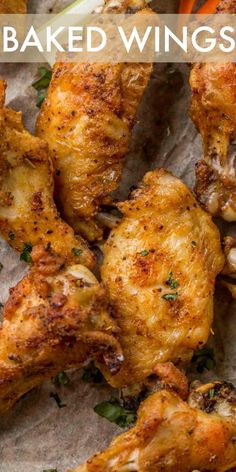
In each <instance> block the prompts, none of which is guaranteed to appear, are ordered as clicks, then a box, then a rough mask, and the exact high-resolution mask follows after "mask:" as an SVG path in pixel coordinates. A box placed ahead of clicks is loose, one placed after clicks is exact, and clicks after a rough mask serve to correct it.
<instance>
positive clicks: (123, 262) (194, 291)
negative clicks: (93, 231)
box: [101, 169, 224, 387]
mask: <svg viewBox="0 0 236 472" xmlns="http://www.w3.org/2000/svg"><path fill="white" fill-rule="evenodd" d="M118 207H119V209H120V210H121V211H122V213H123V219H122V220H121V222H120V224H119V225H118V226H117V227H116V228H114V230H113V231H112V232H111V234H110V236H109V238H108V241H107V242H106V244H105V245H104V262H103V265H102V267H101V274H102V280H103V282H104V284H105V285H106V286H107V288H108V291H109V295H110V300H111V306H112V310H113V316H114V319H115V320H116V321H117V324H118V326H119V328H120V330H121V333H120V342H121V345H122V348H123V351H124V356H125V362H124V364H123V365H122V367H121V370H120V372H119V373H118V374H117V375H115V376H114V377H112V378H111V376H110V375H109V373H108V372H106V371H105V372H104V369H103V367H102V369H103V373H104V375H105V376H106V378H107V380H108V381H109V383H110V384H111V385H112V386H114V387H124V386H126V385H129V384H135V383H139V382H141V381H142V380H143V379H145V378H146V377H147V376H149V375H150V374H152V372H153V369H154V367H155V366H156V364H157V363H161V362H166V361H172V362H174V363H175V364H178V363H179V362H187V361H189V360H190V359H191V357H192V354H193V351H194V350H195V349H197V348H198V347H200V346H202V345H204V344H205V343H206V341H207V339H208V336H209V333H210V329H211V324H212V319H213V293H214V285H215V278H216V276H217V274H218V273H219V272H220V271H221V270H222V268H223V265H224V256H223V253H222V250H221V245H220V235H219V231H218V229H217V227H216V226H215V225H214V223H213V222H212V220H211V217H210V216H209V215H208V214H207V213H205V212H204V211H203V210H202V209H201V208H200V207H199V205H198V204H197V202H196V200H195V198H194V196H193V195H192V193H191V192H190V190H188V188H187V187H186V186H185V185H184V184H183V183H182V182H181V181H180V180H179V179H177V178H175V177H174V176H172V175H171V174H170V173H168V172H166V171H165V170H162V169H159V170H155V171H153V172H149V173H147V174H146V176H145V177H144V180H143V183H142V184H141V186H140V187H139V189H138V190H136V191H134V192H133V194H132V196H131V199H130V200H128V201H126V202H124V203H121V204H119V205H118Z"/></svg>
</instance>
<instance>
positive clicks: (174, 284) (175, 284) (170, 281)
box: [166, 272, 179, 289]
mask: <svg viewBox="0 0 236 472" xmlns="http://www.w3.org/2000/svg"><path fill="white" fill-rule="evenodd" d="M166 285H169V287H170V288H173V289H175V288H177V287H178V286H179V284H178V282H177V280H175V279H173V272H170V273H169V277H168V279H167V281H166Z"/></svg>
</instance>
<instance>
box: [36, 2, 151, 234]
mask: <svg viewBox="0 0 236 472" xmlns="http://www.w3.org/2000/svg"><path fill="white" fill-rule="evenodd" d="M110 3H111V2H108V4H107V5H106V9H105V11H111V8H112V7H111V8H110V10H109V5H110ZM119 5H120V8H119ZM144 5H145V2H143V1H141V2H140V1H138V0H136V1H128V0H127V1H119V2H118V3H116V5H115V7H114V10H115V11H116V12H119V11H125V10H126V8H128V7H129V8H132V7H133V6H134V7H135V8H137V7H138V8H143V7H144ZM151 71H152V65H151V64H99V63H98V64H80V63H77V64H75V63H70V64H69V63H57V64H55V66H54V68H53V75H52V80H51V83H50V86H49V90H48V95H47V98H46V100H45V102H44V104H43V106H42V110H41V113H40V115H39V118H38V122H37V127H36V133H37V135H38V136H39V137H41V138H43V139H45V140H46V141H47V142H48V144H49V149H50V152H51V156H52V160H53V163H54V167H55V170H56V176H55V185H56V187H55V198H56V200H57V203H58V206H59V208H60V210H61V211H62V215H63V217H64V218H65V220H66V221H67V222H68V223H69V224H70V225H71V226H72V227H73V228H74V229H75V230H76V231H78V232H80V233H81V234H82V235H84V236H86V238H87V239H90V240H93V239H98V238H99V237H100V236H101V234H102V230H101V228H99V224H98V222H97V221H96V215H97V213H98V212H99V209H100V207H101V205H106V204H109V203H111V199H110V197H109V194H110V192H111V191H113V190H114V189H115V188H116V187H117V185H118V183H119V181H120V178H121V173H122V168H123V164H124V158H125V155H126V153H127V151H128V150H129V145H130V140H131V131H132V128H133V125H134V119H135V115H136V111H137V108H138V105H139V102H140V100H141V98H142V95H143V93H144V91H145V89H146V86H147V84H148V81H149V78H150V74H151Z"/></svg>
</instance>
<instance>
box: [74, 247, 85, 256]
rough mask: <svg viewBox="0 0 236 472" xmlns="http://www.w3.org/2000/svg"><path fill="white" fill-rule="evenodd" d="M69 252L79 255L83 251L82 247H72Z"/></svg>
mask: <svg viewBox="0 0 236 472" xmlns="http://www.w3.org/2000/svg"><path fill="white" fill-rule="evenodd" d="M71 252H72V253H73V254H74V256H80V255H81V254H82V252H83V250H82V249H78V248H77V247H73V248H72V249H71Z"/></svg>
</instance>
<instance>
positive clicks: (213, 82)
mask: <svg viewBox="0 0 236 472" xmlns="http://www.w3.org/2000/svg"><path fill="white" fill-rule="evenodd" d="M217 12H218V13H228V14H229V13H234V14H235V13H236V4H235V1H234V0H223V1H221V2H220V3H219V7H218V9H217ZM190 85H191V88H192V103H191V117H192V119H193V122H194V123H195V125H196V126H197V128H198V129H199V131H200V133H201V136H202V140H203V147H204V157H203V160H201V161H200V162H199V163H198V164H197V168H196V176H197V185H196V193H197V196H198V199H199V201H200V202H201V203H202V204H203V205H204V206H205V207H206V209H207V210H208V211H209V212H210V213H211V214H213V215H217V216H221V217H222V218H224V219H225V220H226V221H235V220H236V172H235V146H234V145H233V144H231V143H233V142H234V141H235V139H236V124H235V123H236V64H235V63H222V64H221V63H208V64H196V65H194V66H193V68H192V71H191V75H190Z"/></svg>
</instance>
